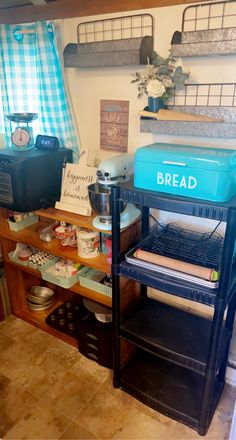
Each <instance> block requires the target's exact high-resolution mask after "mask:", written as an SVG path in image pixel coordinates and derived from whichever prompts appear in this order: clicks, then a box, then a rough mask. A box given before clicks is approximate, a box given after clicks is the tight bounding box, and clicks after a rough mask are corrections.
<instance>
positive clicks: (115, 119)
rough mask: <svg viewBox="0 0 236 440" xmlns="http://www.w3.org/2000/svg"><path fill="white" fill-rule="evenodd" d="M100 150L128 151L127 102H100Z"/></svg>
mask: <svg viewBox="0 0 236 440" xmlns="http://www.w3.org/2000/svg"><path fill="white" fill-rule="evenodd" d="M100 110H101V112H100V120H101V133H100V138H101V140H100V145H101V149H102V150H113V151H121V152H122V153H126V152H127V149H128V127H129V101H116V100H103V99H102V100H101V105H100Z"/></svg>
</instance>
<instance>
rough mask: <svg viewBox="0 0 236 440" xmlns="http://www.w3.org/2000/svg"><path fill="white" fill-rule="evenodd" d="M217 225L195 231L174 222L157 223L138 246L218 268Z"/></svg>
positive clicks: (220, 242)
mask: <svg viewBox="0 0 236 440" xmlns="http://www.w3.org/2000/svg"><path fill="white" fill-rule="evenodd" d="M217 227H218V225H217ZM217 227H216V228H215V229H214V230H213V231H211V232H197V231H192V230H189V229H184V228H181V227H180V226H178V225H177V224H175V223H171V224H168V225H165V226H162V225H160V224H159V223H158V224H157V225H154V226H153V227H152V229H151V234H150V235H149V236H148V237H147V238H145V239H144V240H143V241H142V242H141V243H140V246H139V247H140V248H141V249H143V250H145V251H148V252H153V253H156V254H159V255H164V256H166V257H170V258H175V259H178V260H182V261H186V262H188V263H193V264H197V265H199V266H204V267H208V268H214V269H219V266H220V262H221V255H222V250H223V237H222V236H221V235H220V234H219V233H217V232H216V229H217Z"/></svg>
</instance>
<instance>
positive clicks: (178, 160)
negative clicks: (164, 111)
mask: <svg viewBox="0 0 236 440" xmlns="http://www.w3.org/2000/svg"><path fill="white" fill-rule="evenodd" d="M134 185H135V186H136V187H138V188H143V189H148V190H152V191H159V192H163V193H169V194H175V195H180V196H187V197H194V198H198V199H205V200H212V201H218V202H224V201H226V200H228V199H230V198H231V197H232V196H233V195H234V194H235V193H236V151H234V150H229V149H224V148H204V147H193V146H189V145H175V144H162V143H155V144H152V145H147V146H145V147H141V148H138V149H137V150H136V152H135V162H134Z"/></svg>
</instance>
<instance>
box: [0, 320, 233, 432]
mask: <svg viewBox="0 0 236 440" xmlns="http://www.w3.org/2000/svg"><path fill="white" fill-rule="evenodd" d="M235 398H236V388H233V387H230V386H229V385H227V386H226V387H225V390H224V393H223V395H222V398H221V401H220V403H219V406H218V409H217V411H216V413H215V416H214V419H213V421H212V424H211V426H210V429H209V431H208V434H207V436H206V437H205V439H206V440H209V439H211V440H226V439H228V437H229V431H230V424H231V419H232V412H233V408H234V403H235ZM0 438H4V439H21V440H23V439H37V440H41V439H43V440H45V439H53V440H57V439H68V440H69V439H70V440H72V439H73V440H74V439H133V440H138V439H145V440H147V439H153V440H185V439H186V440H187V439H188V440H194V439H198V440H199V439H200V438H202V437H200V436H198V434H197V433H196V432H195V431H193V430H191V429H189V428H187V427H185V426H184V425H182V424H180V423H177V422H175V421H174V420H171V419H169V418H167V417H165V416H163V415H161V414H159V413H158V412H155V411H153V410H152V409H150V408H148V407H146V406H145V405H143V404H141V403H140V402H138V401H137V400H135V399H133V398H132V397H130V396H128V394H126V393H124V392H123V391H121V390H116V389H114V388H113V387H112V379H111V372H110V371H109V370H107V369H105V368H103V367H100V366H99V365H97V364H96V363H94V362H92V361H89V360H88V359H86V358H85V357H83V356H82V355H80V354H79V353H78V351H77V349H76V348H74V347H71V346H70V345H68V344H66V343H64V342H62V341H60V340H58V339H56V338H54V337H53V336H51V335H48V334H47V333H45V332H42V331H40V330H38V329H36V328H35V327H33V326H31V325H30V324H27V323H26V322H24V321H22V320H20V319H18V318H15V317H14V316H10V317H9V318H7V319H6V320H5V321H3V322H1V323H0Z"/></svg>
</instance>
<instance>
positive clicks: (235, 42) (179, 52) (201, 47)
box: [171, 1, 236, 57]
mask: <svg viewBox="0 0 236 440" xmlns="http://www.w3.org/2000/svg"><path fill="white" fill-rule="evenodd" d="M235 18H236V2H235V1H230V2H229V1H223V2H216V3H204V4H198V5H194V6H188V7H187V8H185V10H184V12H183V18H182V31H181V32H179V31H176V32H175V33H174V34H173V37H172V42H171V47H172V50H171V53H172V55H173V56H174V57H194V56H207V55H208V56H209V55H232V54H235V53H236V27H235Z"/></svg>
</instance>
